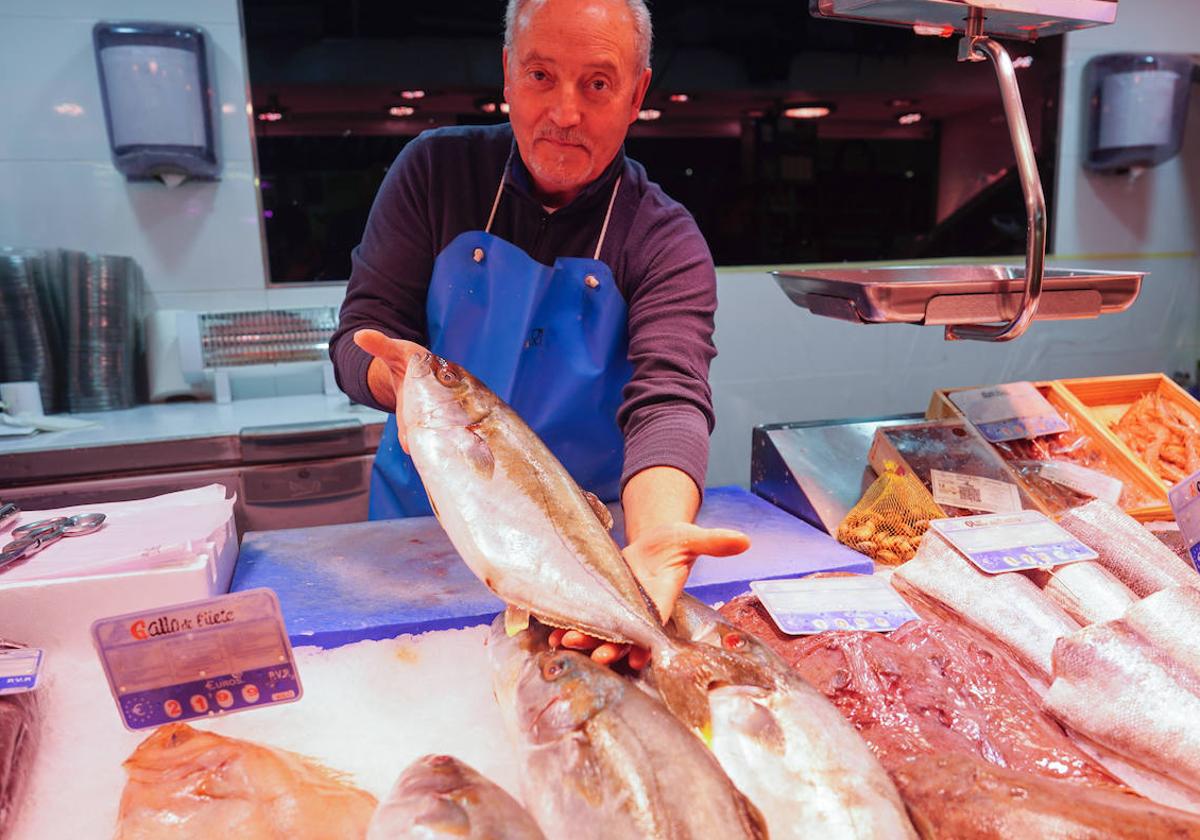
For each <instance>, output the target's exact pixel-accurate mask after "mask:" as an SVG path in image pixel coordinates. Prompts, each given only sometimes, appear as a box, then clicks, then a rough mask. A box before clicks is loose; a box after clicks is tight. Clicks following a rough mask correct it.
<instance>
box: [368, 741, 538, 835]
mask: <svg viewBox="0 0 1200 840" xmlns="http://www.w3.org/2000/svg"><path fill="white" fill-rule="evenodd" d="M367 840H545V838H544V836H543V834H542V832H541V830H540V829H539V828H538V827H537V823H535V822H534V821H533V817H531V816H529V814H528V813H527V812H526V811H525V809H524V808H522V807H521V805H520V803H519V802H517V800H515V799H513V798H512V797H511V796H509V795H508V794H507V793H505V792H504V789H503V788H501V787H500V786H499V785H497V784H496V783H495V782H493V781H491V780H490V779H488V778H487V777H486V776H484V775H483V774H481V773H479V771H477V770H475V769H473V768H471V767H469V766H468V765H466V764H464V763H463V762H461V761H459V760H458V759H456V758H454V757H452V756H449V755H427V756H423V757H422V758H418V759H417V760H416V761H414V762H413V763H412V764H410V765H409V766H408V767H407V768H405V770H404V772H403V773H401V774H400V778H398V779H397V780H396V784H395V785H393V786H392V790H391V792H390V793H388V795H387V797H386V798H385V799H384V800H383V801H382V802H381V803H379V808H378V810H376V811H375V816H374V817H372V818H371V824H370V825H369V826H368V827H367Z"/></svg>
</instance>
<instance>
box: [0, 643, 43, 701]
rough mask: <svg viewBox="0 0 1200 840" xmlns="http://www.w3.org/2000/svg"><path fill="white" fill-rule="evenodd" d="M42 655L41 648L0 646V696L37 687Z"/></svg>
mask: <svg viewBox="0 0 1200 840" xmlns="http://www.w3.org/2000/svg"><path fill="white" fill-rule="evenodd" d="M42 657H43V653H42V649H41V648H26V647H21V648H7V647H6V648H0V697H3V696H4V695H5V694H21V693H23V692H26V691H33V690H34V689H35V688H37V684H38V679H39V677H41V674H42Z"/></svg>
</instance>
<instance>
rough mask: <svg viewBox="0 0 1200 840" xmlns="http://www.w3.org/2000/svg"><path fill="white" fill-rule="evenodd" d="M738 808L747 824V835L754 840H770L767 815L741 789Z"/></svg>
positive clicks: (738, 796) (738, 795)
mask: <svg viewBox="0 0 1200 840" xmlns="http://www.w3.org/2000/svg"><path fill="white" fill-rule="evenodd" d="M737 799H738V810H740V811H741V816H742V821H743V822H744V823H745V824H746V836H747V837H751V838H754V840H768V838H769V832H768V830H767V820H766V817H764V816H763V815H762V811H760V810H758V808H757V807H756V806H755V804H754V803H753V802H751V801H750V800H749V799H747V798H746V795H745V794H744V793H742V792H741V791H740V790H739V791H738V794H737Z"/></svg>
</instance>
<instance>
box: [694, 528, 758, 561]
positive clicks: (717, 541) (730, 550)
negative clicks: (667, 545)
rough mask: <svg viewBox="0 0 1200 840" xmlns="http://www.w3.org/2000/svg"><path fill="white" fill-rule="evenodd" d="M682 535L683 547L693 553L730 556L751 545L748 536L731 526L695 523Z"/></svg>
mask: <svg viewBox="0 0 1200 840" xmlns="http://www.w3.org/2000/svg"><path fill="white" fill-rule="evenodd" d="M682 536H683V539H682V541H681V542H682V543H683V548H684V550H685V551H687V552H689V553H691V554H707V555H709V556H711V557H729V556H731V555H734V554H741V553H742V552H743V551H745V550H746V549H747V548H749V547H750V538H749V537H748V536H746V535H745V534H743V533H742V532H741V531H734V530H732V529H730V528H701V527H699V526H698V525H693V526H691V527H690V528H689V529H688V531H687V533H685V534H683V535H682Z"/></svg>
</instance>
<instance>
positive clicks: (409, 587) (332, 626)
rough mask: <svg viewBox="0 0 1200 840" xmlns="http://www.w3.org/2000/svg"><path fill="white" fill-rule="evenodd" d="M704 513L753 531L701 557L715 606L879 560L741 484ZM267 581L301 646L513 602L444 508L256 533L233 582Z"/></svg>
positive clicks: (702, 589)
mask: <svg viewBox="0 0 1200 840" xmlns="http://www.w3.org/2000/svg"><path fill="white" fill-rule="evenodd" d="M614 519H616V520H617V521H616V523H615V525H614V527H613V533H614V534H615V535H621V534H623V533H624V527H623V522H622V521H621V516H620V510H619V506H617V507H615V508H614ZM696 522H697V524H699V525H703V526H705V527H711V528H718V527H720V528H736V529H737V530H740V531H744V532H745V533H747V534H748V535H749V536H750V540H751V547H750V549H749V550H747V551H746V552H745V553H743V554H739V555H737V556H734V557H701V558H700V559H699V560H698V561H697V562H696V565H695V567H694V568H693V570H692V574H691V577H690V578H689V579H688V586H687V589H688V591H689V592H691V593H692V594H693V595H695V596H696V597H698V598H701V599H702V600H705V601H707V602H709V603H712V602H714V601H719V600H728V599H729V598H732V597H733V596H735V595H738V594H740V593H742V592H745V591H746V590H747V589H748V588H749V582H750V581H752V580H769V579H775V578H785V577H796V576H800V575H806V574H812V573H814V572H822V571H838V572H857V573H860V574H870V573H871V571H872V565H871V561H870V560H869V559H868V558H866V557H864V556H863V555H861V554H859V553H858V552H856V551H852V550H851V549H849V548H846V547H845V546H843V545H841V544H840V543H838V542H837V541H835V540H834V539H833V538H832V537H830V536H829V535H828V534H826V533H824V532H823V531H820V530H818V529H816V528H814V527H812V526H811V525H809V524H808V523H806V522H804V521H802V520H800V519H797V518H796V517H794V516H792V515H791V514H789V513H786V512H784V511H782V510H780V509H779V508H777V507H775V506H774V505H771V504H770V503H768V502H766V501H763V500H762V499H760V498H759V497H758V496H755V495H753V494H751V493H748V492H747V491H745V490H742V489H741V488H739V487H717V488H710V489H708V490H706V491H705V498H704V504H703V506H702V507H701V509H700V513H699V515H698V516H697V517H696ZM260 586H265V587H268V588H270V589H273V590H275V593H276V594H277V595H278V596H279V603H280V605H281V607H282V608H283V615H284V619H285V620H286V622H287V627H288V633H289V635H290V637H291V639H292V644H295V645H317V646H319V647H324V648H333V647H338V646H340V645H345V644H350V643H352V642H357V641H361V640H363V639H388V638H392V637H394V636H397V635H399V634H401V633H423V632H426V631H428V630H446V629H453V628H459V627H470V626H473V625H476V624H483V623H487V622H490V621H491V620H492V617H493V616H495V615H496V613H498V612H499V611H500V610H501V609H503V606H504V605H503V603H502V602H501V601H500V600H499V599H498V598H496V597H495V596H494V595H492V594H491V592H489V591H488V590H487V588H486V587H484V585H483V584H482V583H480V582H479V580H478V579H477V578H476V577H475V576H474V575H473V574H471V570H470V569H468V568H467V566H466V564H464V563H463V562H462V560H461V559H460V558H459V556H458V554H457V553H456V552H455V551H454V548H453V546H451V545H450V541H449V540H448V539H447V538H446V535H445V532H443V531H442V528H441V526H440V525H439V524H438V522H437V520H436V519H434V518H433V517H417V518H412V519H392V520H385V521H380V522H355V523H351V524H348V525H328V526H324V527H319V528H297V529H291V530H283V531H258V532H250V533H248V534H246V535H245V538H244V539H243V541H242V547H241V554H240V555H239V557H238V563H237V568H236V569H235V570H234V575H233V585H232V590H233V591H241V590H244V589H253V588H255V587H260Z"/></svg>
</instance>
